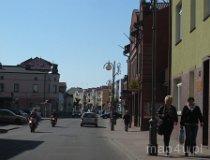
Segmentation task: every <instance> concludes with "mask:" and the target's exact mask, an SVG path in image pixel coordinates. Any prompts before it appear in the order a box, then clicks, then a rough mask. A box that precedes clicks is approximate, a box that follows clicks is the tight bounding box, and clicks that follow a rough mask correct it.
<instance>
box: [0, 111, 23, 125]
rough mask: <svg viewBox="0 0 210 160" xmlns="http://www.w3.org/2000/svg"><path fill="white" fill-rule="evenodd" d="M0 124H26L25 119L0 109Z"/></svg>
mask: <svg viewBox="0 0 210 160" xmlns="http://www.w3.org/2000/svg"><path fill="white" fill-rule="evenodd" d="M0 123H7V124H24V123H27V119H26V118H25V117H23V116H20V115H16V114H15V113H14V112H12V111H10V110H8V109H0Z"/></svg>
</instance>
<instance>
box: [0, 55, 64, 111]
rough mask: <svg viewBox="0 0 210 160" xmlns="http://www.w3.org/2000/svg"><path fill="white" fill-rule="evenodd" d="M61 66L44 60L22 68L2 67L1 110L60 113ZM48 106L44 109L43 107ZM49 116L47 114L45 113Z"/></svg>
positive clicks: (15, 66) (0, 69)
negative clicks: (59, 67) (11, 108)
mask: <svg viewBox="0 0 210 160" xmlns="http://www.w3.org/2000/svg"><path fill="white" fill-rule="evenodd" d="M57 67H58V65H57V64H53V63H51V62H48V61H46V60H44V59H42V58H38V57H36V58H34V59H32V58H31V59H28V60H27V61H25V62H23V63H21V64H19V65H13V66H12V65H2V64H0V108H4V107H7V108H8V107H18V108H21V109H26V110H27V109H28V110H30V109H32V108H34V107H36V108H38V109H39V110H40V111H41V112H43V110H44V108H45V110H46V109H47V112H51V110H52V109H58V98H59V95H58V93H59V91H58V86H59V78H60V74H59V73H58V68H57ZM43 106H45V107H43ZM45 112H46V111H45Z"/></svg>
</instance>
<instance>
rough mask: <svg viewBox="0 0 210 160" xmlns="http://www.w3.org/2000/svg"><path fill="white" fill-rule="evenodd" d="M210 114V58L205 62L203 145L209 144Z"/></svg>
mask: <svg viewBox="0 0 210 160" xmlns="http://www.w3.org/2000/svg"><path fill="white" fill-rule="evenodd" d="M208 116H209V60H207V61H205V62H204V63H203V120H204V126H203V145H205V146H208V126H209V122H208Z"/></svg>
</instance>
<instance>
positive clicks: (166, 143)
mask: <svg viewBox="0 0 210 160" xmlns="http://www.w3.org/2000/svg"><path fill="white" fill-rule="evenodd" d="M172 131H173V128H172V127H169V128H167V129H166V130H165V131H164V133H163V141H164V151H165V152H167V153H169V142H170V138H171V133H172Z"/></svg>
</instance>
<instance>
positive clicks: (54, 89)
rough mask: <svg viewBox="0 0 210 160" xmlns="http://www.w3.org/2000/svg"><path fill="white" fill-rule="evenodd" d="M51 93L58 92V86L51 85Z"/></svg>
mask: <svg viewBox="0 0 210 160" xmlns="http://www.w3.org/2000/svg"><path fill="white" fill-rule="evenodd" d="M53 92H54V93H57V92H58V86H57V85H53Z"/></svg>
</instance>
